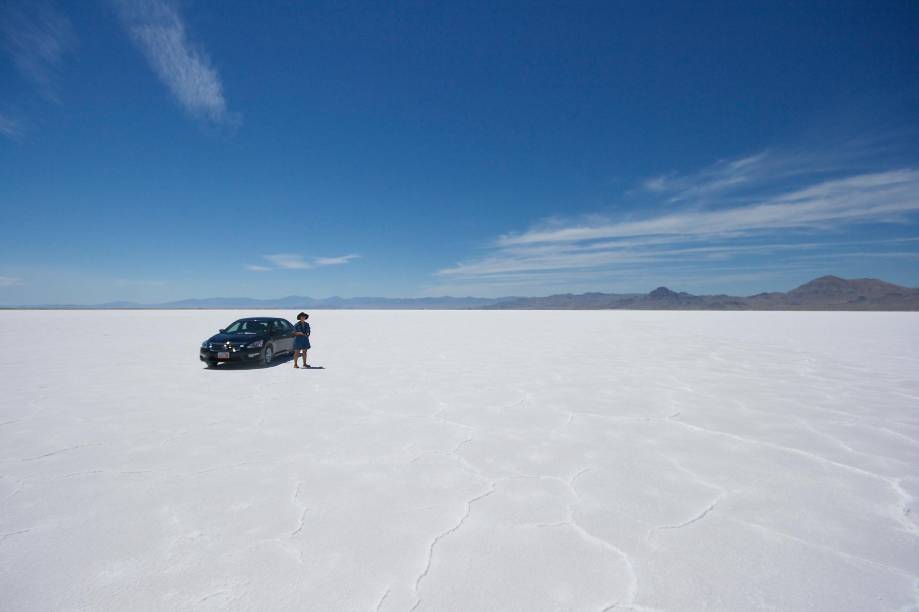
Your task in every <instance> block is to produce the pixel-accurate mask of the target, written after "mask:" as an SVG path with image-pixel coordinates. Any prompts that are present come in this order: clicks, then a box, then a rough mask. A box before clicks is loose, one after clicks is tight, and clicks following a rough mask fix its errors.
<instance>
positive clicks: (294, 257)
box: [246, 253, 360, 272]
mask: <svg viewBox="0 0 919 612" xmlns="http://www.w3.org/2000/svg"><path fill="white" fill-rule="evenodd" d="M359 257H360V255H354V254H351V255H341V256H339V257H314V258H312V259H306V258H305V257H304V256H303V255H299V254H296V253H276V254H274V255H263V256H262V258H263V259H265V260H266V261H269V262H271V264H272V267H268V266H262V265H252V264H250V265H247V266H246V269H247V270H249V271H252V272H268V271H269V270H277V269H280V270H312V269H313V268H321V267H324V266H340V265H343V264H346V263H349V262H351V261H354V260H355V259H358V258H359Z"/></svg>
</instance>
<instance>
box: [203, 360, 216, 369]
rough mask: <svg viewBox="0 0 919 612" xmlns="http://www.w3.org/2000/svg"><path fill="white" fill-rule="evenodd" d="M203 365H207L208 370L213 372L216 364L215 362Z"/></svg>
mask: <svg viewBox="0 0 919 612" xmlns="http://www.w3.org/2000/svg"><path fill="white" fill-rule="evenodd" d="M205 363H206V364H207V367H208V369H210V370H213V369H214V368H216V367H217V362H216V361H207V362H205Z"/></svg>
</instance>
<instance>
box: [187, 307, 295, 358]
mask: <svg viewBox="0 0 919 612" xmlns="http://www.w3.org/2000/svg"><path fill="white" fill-rule="evenodd" d="M293 350H294V326H293V325H291V324H290V322H289V321H287V320H285V319H275V318H272V317H251V318H248V319H239V320H238V321H233V322H232V323H231V324H230V325H228V326H227V327H226V328H224V329H221V330H220V333H217V334H214V335H213V336H211V337H210V338H208V339H207V340H205V341H204V342H202V343H201V353H200V358H201V361H203V362H204V363H206V364H207V367H209V368H213V367H216V366H217V364H218V363H228V362H234V363H240V362H258V363H261V364H263V365H268V364H269V363H271V361H272V359H274V358H275V357H276V356H277V355H279V354H281V353H292V352H293Z"/></svg>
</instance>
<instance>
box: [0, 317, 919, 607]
mask: <svg viewBox="0 0 919 612" xmlns="http://www.w3.org/2000/svg"><path fill="white" fill-rule="evenodd" d="M242 314H244V313H236V312H214V311H211V312H0V346H2V347H3V350H2V351H0V376H2V396H0V474H2V476H0V609H2V610H4V611H6V612H10V611H20V610H29V611H31V610H89V609H91V610H112V611H125V610H132V611H135V610H218V609H225V610H322V611H328V610H376V609H379V610H397V611H406V610H411V609H417V610H462V611H481V610H524V611H531V610H597V611H599V610H603V609H607V608H616V609H618V608H625V609H635V610H651V609H654V610H687V611H701V610H726V611H732V612H733V611H748V610H781V611H795V610H827V611H833V612H839V611H843V610H852V611H859V612H865V611H871V610H916V609H919V607H917V606H919V599H917V593H919V590H917V581H919V524H917V519H919V505H917V501H916V500H917V497H919V315H917V314H871V313H832V314H825V313H687V312H683V313H674V312H644V313H642V312H314V313H313V316H312V317H311V323H312V324H313V330H314V334H313V344H314V346H315V349H314V350H313V351H312V352H311V353H312V355H311V359H310V361H311V362H312V363H313V364H315V365H322V366H325V368H326V369H325V370H312V371H311V370H294V369H293V368H291V367H290V364H289V363H285V364H283V365H280V366H277V367H271V368H267V369H232V370H222V369H221V370H217V371H209V370H206V369H204V368H203V367H202V365H201V364H200V363H199V362H198V358H197V351H198V346H199V344H200V342H201V341H202V340H203V339H204V338H205V337H207V336H209V335H210V334H211V333H213V332H215V331H216V330H217V328H218V327H222V326H225V325H226V324H227V323H229V322H230V321H231V320H233V319H234V318H236V317H237V316H238V315H242ZM278 314H281V315H286V316H291V315H292V314H293V313H290V312H284V313H278Z"/></svg>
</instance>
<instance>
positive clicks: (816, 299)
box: [24, 276, 919, 311]
mask: <svg viewBox="0 0 919 612" xmlns="http://www.w3.org/2000/svg"><path fill="white" fill-rule="evenodd" d="M24 308H61V309H94V308H100V309H131V308H136V309H140V308H144V309H164V310H165V309H182V308H187V309H209V310H217V309H234V310H239V309H248V310H258V309H274V310H283V309H287V310H302V309H311V308H314V309H337V310H358V309H367V310H423V309H430V310H617V309H618V310H909V311H919V289H912V288H909V287H901V286H899V285H894V284H891V283H886V282H884V281H881V280H877V279H875V278H856V279H845V278H839V277H838V276H821V277H820V278H816V279H814V280H812V281H810V282H808V283H804V284H803V285H801V286H800V287H796V288H794V289H792V290H791V291H788V292H787V293H782V292H778V291H777V292H773V293H758V294H756V295H751V296H746V297H738V296H732V295H693V294H691V293H686V292H683V291H680V292H677V291H673V290H671V289H668V288H667V287H658V288H657V289H655V290H653V291H651V292H649V293H580V294H572V293H563V294H558V295H550V296H546V297H502V298H477V297H450V296H443V297H426V298H380V297H355V298H342V297H337V296H333V297H329V298H311V297H303V296H298V295H290V296H287V297H283V298H277V299H266V300H260V299H255V298H246V297H236V298H232V297H231V298H203V299H188V300H179V301H176V302H166V303H162V304H140V303H134V302H109V303H107V304H96V305H93V306H75V305H69V304H68V305H44V306H26V307H24Z"/></svg>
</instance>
